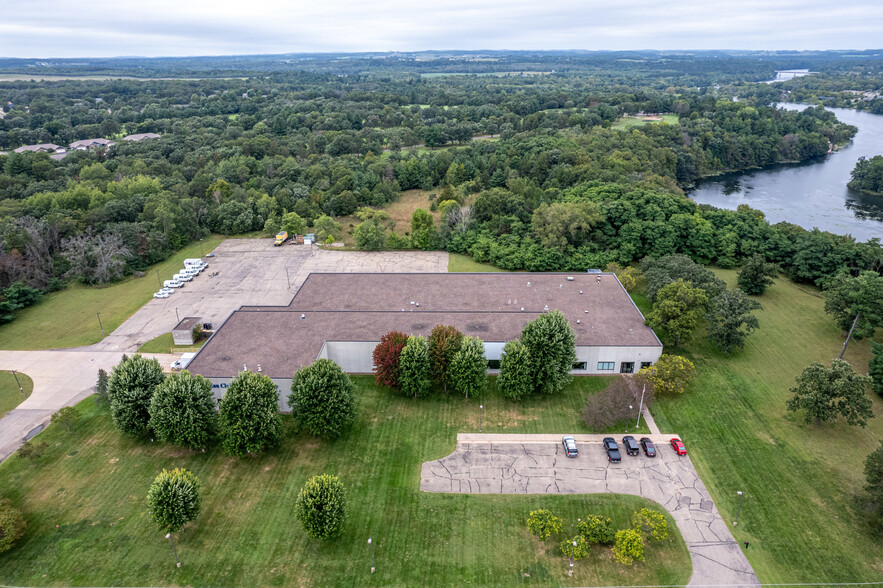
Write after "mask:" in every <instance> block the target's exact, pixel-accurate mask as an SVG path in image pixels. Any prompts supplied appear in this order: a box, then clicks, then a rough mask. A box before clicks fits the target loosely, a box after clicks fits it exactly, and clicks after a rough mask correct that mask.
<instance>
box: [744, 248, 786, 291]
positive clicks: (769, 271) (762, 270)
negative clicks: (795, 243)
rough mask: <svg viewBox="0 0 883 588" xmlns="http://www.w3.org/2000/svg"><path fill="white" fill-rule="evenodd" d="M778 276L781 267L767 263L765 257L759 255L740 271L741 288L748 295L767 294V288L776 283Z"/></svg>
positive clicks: (746, 263)
mask: <svg viewBox="0 0 883 588" xmlns="http://www.w3.org/2000/svg"><path fill="white" fill-rule="evenodd" d="M778 274H779V266H777V265H776V264H774V263H767V262H766V260H765V259H764V258H763V256H762V255H760V254H759V253H757V254H755V255H754V256H753V257H752V258H750V259H749V260H748V261H747V262H745V265H743V266H742V269H741V270H739V279H738V282H739V287H740V288H741V289H742V290H743V291H744V292H745V293H746V294H754V295H760V294H763V293H764V292H766V289H767V286H772V285H773V283H775V280H774V279H773V278H775V277H776V276H777V275H778Z"/></svg>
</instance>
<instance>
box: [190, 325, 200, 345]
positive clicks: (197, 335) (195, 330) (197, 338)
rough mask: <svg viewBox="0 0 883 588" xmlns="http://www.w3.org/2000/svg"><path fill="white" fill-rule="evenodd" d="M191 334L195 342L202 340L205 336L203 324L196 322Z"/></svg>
mask: <svg viewBox="0 0 883 588" xmlns="http://www.w3.org/2000/svg"><path fill="white" fill-rule="evenodd" d="M191 334H192V335H193V342H194V343H197V342H199V341H201V340H202V337H203V332H202V325H201V324H199V323H196V324H195V325H193V331H191Z"/></svg>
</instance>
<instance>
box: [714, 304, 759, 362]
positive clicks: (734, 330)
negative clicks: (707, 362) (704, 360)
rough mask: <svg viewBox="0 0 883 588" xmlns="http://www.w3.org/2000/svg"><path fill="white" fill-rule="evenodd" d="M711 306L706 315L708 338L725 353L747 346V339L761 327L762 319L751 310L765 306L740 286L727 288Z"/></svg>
mask: <svg viewBox="0 0 883 588" xmlns="http://www.w3.org/2000/svg"><path fill="white" fill-rule="evenodd" d="M710 306H711V308H710V309H709V311H708V313H707V314H706V315H705V320H706V321H708V340H709V341H711V342H712V343H713V344H714V345H715V346H716V347H717V348H718V349H720V350H721V351H723V352H724V353H732V352H733V351H735V350H736V349H742V348H743V347H745V339H746V338H747V337H748V335H750V334H751V332H752V331H754V330H755V329H757V328H758V327H760V321H758V320H757V317H756V316H754V315H753V314H751V312H752V311H753V310H763V307H762V306H761V305H760V303H759V302H758V301H756V300H752V299H751V298H748V297H747V296H745V293H744V292H743V291H742V290H739V289H738V288H736V289H734V290H726V291H725V292H724V293H723V294H721V295H720V296H718V297H717V298H715V299H714V300H713V301H712V302H711V305H710Z"/></svg>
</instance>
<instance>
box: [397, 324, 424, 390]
mask: <svg viewBox="0 0 883 588" xmlns="http://www.w3.org/2000/svg"><path fill="white" fill-rule="evenodd" d="M429 365H430V364H429V346H428V345H427V343H426V338H425V337H423V336H421V335H416V336H415V335H411V336H410V337H408V342H407V343H406V344H405V348H404V349H402V354H401V356H400V357H399V374H398V376H399V386H400V387H401V390H402V393H403V394H404V395H405V396H413V397H414V398H422V397H423V396H426V395H427V394H429V391H430V388H431V386H432V382H431V381H430V379H429V370H430V367H429Z"/></svg>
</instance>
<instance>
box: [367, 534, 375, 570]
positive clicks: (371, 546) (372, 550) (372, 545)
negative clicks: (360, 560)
mask: <svg viewBox="0 0 883 588" xmlns="http://www.w3.org/2000/svg"><path fill="white" fill-rule="evenodd" d="M368 547H369V548H370V549H371V573H372V574H373V573H374V544H373V543H371V537H368Z"/></svg>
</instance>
